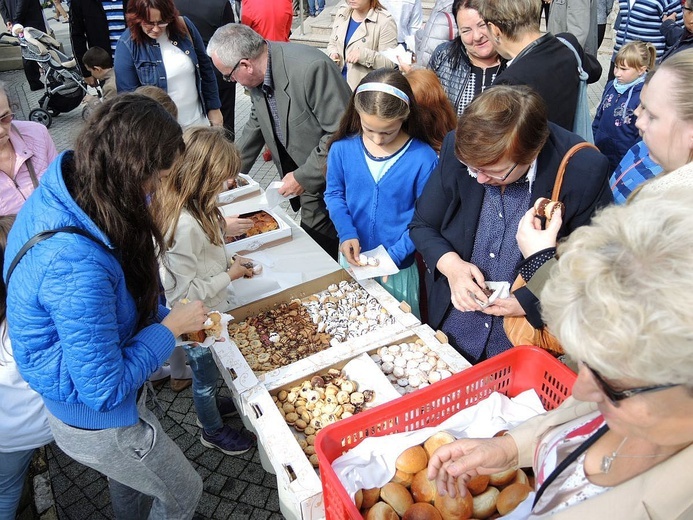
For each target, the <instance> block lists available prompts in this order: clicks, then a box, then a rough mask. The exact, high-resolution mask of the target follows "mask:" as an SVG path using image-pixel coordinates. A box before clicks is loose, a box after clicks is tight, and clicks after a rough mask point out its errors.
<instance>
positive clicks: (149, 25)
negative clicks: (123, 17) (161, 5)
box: [142, 22, 169, 29]
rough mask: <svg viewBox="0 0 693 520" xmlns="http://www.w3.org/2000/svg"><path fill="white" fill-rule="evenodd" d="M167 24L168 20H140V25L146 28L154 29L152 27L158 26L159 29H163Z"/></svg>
mask: <svg viewBox="0 0 693 520" xmlns="http://www.w3.org/2000/svg"><path fill="white" fill-rule="evenodd" d="M168 24H169V22H142V26H143V27H146V28H147V29H154V27H158V28H159V29H163V28H164V27H166V26H167V25H168Z"/></svg>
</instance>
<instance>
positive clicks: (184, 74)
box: [156, 33, 209, 128]
mask: <svg viewBox="0 0 693 520" xmlns="http://www.w3.org/2000/svg"><path fill="white" fill-rule="evenodd" d="M156 41H157V42H158V43H159V45H160V46H161V57H162V59H163V60H164V68H165V69H166V83H167V86H168V88H167V92H168V95H169V96H171V99H172V100H173V102H174V103H175V104H176V107H177V108H178V122H179V123H180V125H181V126H182V127H183V128H187V127H189V126H195V125H203V126H209V121H208V120H207V116H206V115H205V114H203V113H202V102H201V100H200V96H199V95H198V93H197V80H196V76H195V65H194V64H193V62H192V59H190V57H189V56H186V54H185V53H184V52H183V51H182V50H180V49H179V48H178V47H177V46H176V45H173V43H171V40H169V39H168V36H167V35H166V33H164V34H162V35H161V36H159V37H158V38H157V39H156Z"/></svg>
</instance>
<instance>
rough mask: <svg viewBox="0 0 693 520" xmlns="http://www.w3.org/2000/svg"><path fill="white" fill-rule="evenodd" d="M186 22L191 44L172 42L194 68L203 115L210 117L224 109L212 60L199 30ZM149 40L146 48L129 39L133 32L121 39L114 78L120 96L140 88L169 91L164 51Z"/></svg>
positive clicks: (186, 39) (127, 30)
mask: <svg viewBox="0 0 693 520" xmlns="http://www.w3.org/2000/svg"><path fill="white" fill-rule="evenodd" d="M183 19H184V20H185V24H186V25H187V27H188V31H189V32H190V36H191V37H192V40H191V39H190V38H182V39H175V38H170V40H171V43H173V45H176V46H177V47H179V48H180V49H181V50H182V51H183V52H184V53H185V54H186V55H188V56H189V57H190V59H191V60H192V62H193V64H194V65H195V77H196V80H197V81H196V83H197V93H198V95H199V96H200V100H201V101H202V111H203V113H204V114H207V112H209V111H210V110H214V109H217V108H220V107H221V101H220V100H219V90H218V88H217V80H216V78H215V76H214V69H213V65H212V60H210V59H209V56H207V54H206V52H205V45H204V43H203V42H202V37H201V36H200V33H199V32H198V30H197V29H196V28H195V26H194V25H193V23H192V22H191V21H190V20H189V19H188V18H186V17H183ZM148 40H149V41H148V42H147V43H144V44H137V43H135V42H134V41H133V39H132V38H131V37H130V29H126V30H125V32H124V33H123V35H122V36H121V37H120V40H119V41H118V45H117V46H116V51H115V76H116V86H117V88H118V92H119V93H120V92H132V91H133V90H135V89H136V88H137V87H139V86H141V85H155V86H157V87H160V88H162V89H164V90H166V91H168V88H167V80H166V69H165V68H164V62H163V59H162V57H161V47H160V46H159V44H158V43H157V42H156V41H155V40H151V39H148Z"/></svg>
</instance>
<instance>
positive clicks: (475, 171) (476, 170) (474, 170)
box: [460, 161, 519, 182]
mask: <svg viewBox="0 0 693 520" xmlns="http://www.w3.org/2000/svg"><path fill="white" fill-rule="evenodd" d="M460 162H461V161H460ZM462 164H464V163H462ZM518 164H519V163H515V164H513V166H512V168H510V170H508V173H506V174H505V175H503V176H501V177H498V176H496V175H489V174H488V173H486V171H485V170H484V169H483V168H473V167H471V166H469V165H467V164H464V165H465V166H466V167H467V170H469V172H470V173H471V174H472V175H475V176H478V175H480V174H481V175H485V176H486V177H488V178H489V179H493V180H494V181H500V182H503V181H504V180H505V179H507V178H508V177H510V174H511V173H512V172H514V171H515V168H517V165H518Z"/></svg>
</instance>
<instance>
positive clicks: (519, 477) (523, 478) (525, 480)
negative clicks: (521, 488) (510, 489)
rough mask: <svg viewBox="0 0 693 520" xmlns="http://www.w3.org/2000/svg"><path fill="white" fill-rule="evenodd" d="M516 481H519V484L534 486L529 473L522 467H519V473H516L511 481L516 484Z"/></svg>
mask: <svg viewBox="0 0 693 520" xmlns="http://www.w3.org/2000/svg"><path fill="white" fill-rule="evenodd" d="M515 483H518V484H526V485H527V486H529V487H532V486H531V485H530V484H529V477H528V476H527V473H525V472H524V471H522V470H521V469H518V470H517V474H516V475H515V478H514V479H513V481H512V482H511V484H515Z"/></svg>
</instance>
